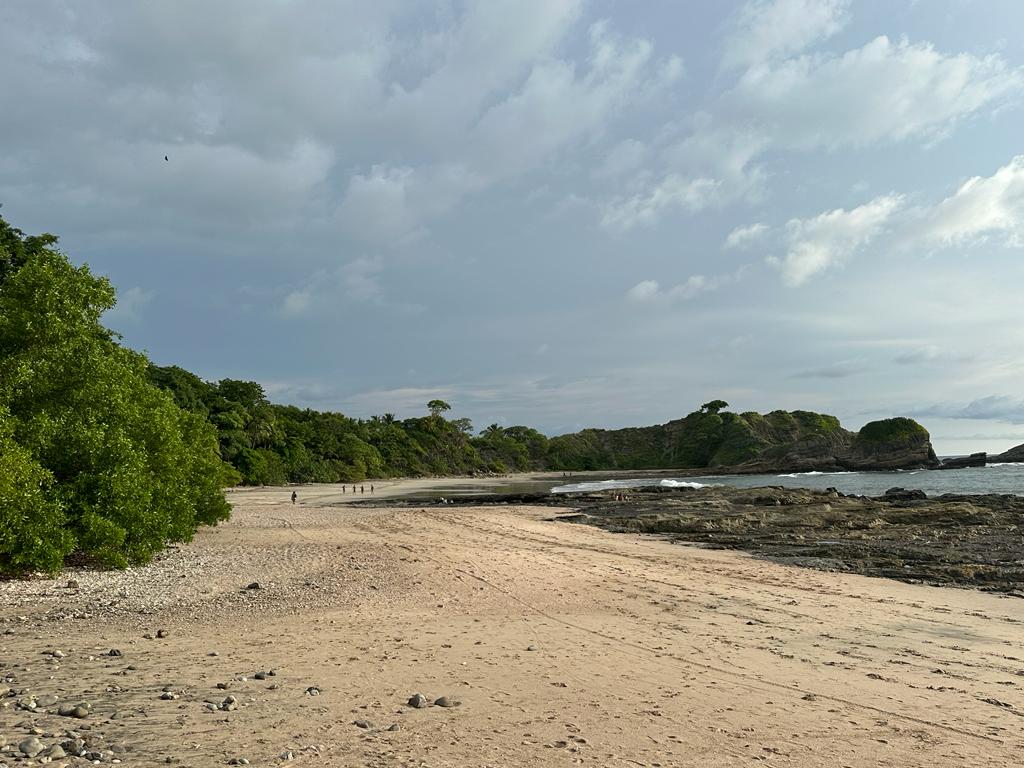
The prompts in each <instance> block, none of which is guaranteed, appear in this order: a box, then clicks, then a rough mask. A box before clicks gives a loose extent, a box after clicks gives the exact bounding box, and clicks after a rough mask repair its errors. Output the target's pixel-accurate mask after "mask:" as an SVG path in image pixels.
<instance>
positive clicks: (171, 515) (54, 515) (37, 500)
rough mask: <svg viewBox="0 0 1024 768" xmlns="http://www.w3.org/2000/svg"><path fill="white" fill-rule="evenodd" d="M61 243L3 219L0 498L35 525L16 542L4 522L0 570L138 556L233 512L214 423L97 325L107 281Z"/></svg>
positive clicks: (105, 304)
mask: <svg viewBox="0 0 1024 768" xmlns="http://www.w3.org/2000/svg"><path fill="white" fill-rule="evenodd" d="M55 242H56V239H55V238H52V237H50V236H39V237H36V238H26V237H23V236H22V234H21V233H20V232H19V231H17V230H14V229H13V228H11V227H9V226H8V225H7V223H6V222H4V221H3V219H0V264H2V265H4V266H3V269H2V271H0V359H2V360H3V365H0V411H2V412H3V414H4V417H3V420H4V422H5V424H4V427H3V434H5V435H6V437H4V438H0V439H3V440H6V441H8V442H10V443H13V444H14V445H15V446H17V447H10V448H3V449H2V450H0V453H2V454H3V455H4V456H5V460H6V461H8V462H9V463H11V464H12V465H13V466H10V467H8V468H7V470H8V471H7V472H4V470H3V469H2V468H0V473H3V474H5V475H8V476H7V477H5V481H4V482H5V486H4V489H3V490H2V493H0V499H2V500H0V504H2V505H4V507H5V509H6V510H7V511H9V510H10V509H12V508H13V509H15V510H18V509H19V507H18V506H17V505H19V504H24V506H23V510H24V511H23V512H22V513H21V514H23V515H27V516H29V518H30V519H29V520H28V521H27V522H26V523H25V525H27V526H28V527H27V528H25V530H24V532H23V534H19V533H18V530H17V528H18V526H17V525H15V526H13V527H12V526H11V525H10V524H9V522H10V521H7V522H0V571H15V570H25V569H30V568H39V569H45V570H53V569H55V568H56V567H59V565H60V562H61V561H62V560H63V558H64V557H65V556H66V555H67V554H69V553H70V552H73V551H78V552H81V553H82V554H84V555H86V556H89V557H91V558H93V559H94V560H96V561H98V562H100V563H103V564H106V565H114V566H124V565H127V564H128V563H138V562H145V561H146V560H148V559H149V558H150V557H151V556H152V555H153V553H155V552H156V551H158V550H159V549H160V548H162V547H163V546H164V544H166V543H167V542H169V541H185V540H188V539H189V538H191V537H192V535H193V533H194V532H195V529H196V527H197V526H199V525H204V524H212V523H216V522H217V521H219V520H223V519H226V518H227V516H228V511H229V507H228V504H227V502H226V501H225V499H224V495H223V492H222V483H224V482H226V481H228V479H229V477H230V472H229V471H228V468H226V467H225V466H224V464H223V462H222V461H221V459H220V455H219V453H218V448H217V442H216V437H215V433H214V431H213V428H212V427H211V426H210V425H209V424H208V423H207V421H206V420H205V418H203V416H201V415H198V414H192V413H188V412H186V411H183V410H182V409H181V408H179V407H178V406H177V405H175V402H174V400H173V398H172V397H171V395H170V394H168V393H167V392H165V391H163V390H160V389H157V388H156V387H155V386H154V385H153V384H151V383H150V380H149V361H148V360H146V359H145V357H143V356H142V355H139V354H137V353H135V352H132V351H131V350H128V349H125V348H124V347H121V346H120V345H119V344H118V343H117V342H116V341H115V340H114V337H113V334H111V332H110V331H109V330H108V329H106V328H105V327H103V325H102V324H101V323H100V317H101V315H102V314H103V313H104V312H105V311H106V310H108V309H110V308H111V307H112V306H113V305H114V303H115V294H114V289H113V288H112V287H111V285H110V283H109V282H108V281H107V280H106V279H104V278H101V277H96V276H94V275H93V274H92V273H91V272H90V271H89V269H88V267H86V266H81V267H76V266H74V265H73V264H71V262H70V261H69V260H68V259H67V257H66V256H64V255H63V254H62V253H60V252H59V251H57V250H56V249H55V248H54V247H53V245H54V243H55ZM11 499H14V500H15V501H11ZM18 499H20V500H21V501H17V500H18ZM9 505H14V506H13V507H12V506H9ZM33 525H35V526H44V527H45V528H46V529H47V534H46V535H47V537H48V541H46V542H44V545H39V546H37V545H36V544H35V543H34V542H35V539H34V538H33V534H32V533H31V530H32V529H31V526H33ZM23 527H24V526H23ZM21 535H24V536H26V539H25V541H24V542H22V543H19V542H18V541H17V540H12V537H18V536H21Z"/></svg>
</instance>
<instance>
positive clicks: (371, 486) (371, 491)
mask: <svg viewBox="0 0 1024 768" xmlns="http://www.w3.org/2000/svg"><path fill="white" fill-rule="evenodd" d="M370 493H373V483H370Z"/></svg>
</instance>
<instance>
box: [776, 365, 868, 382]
mask: <svg viewBox="0 0 1024 768" xmlns="http://www.w3.org/2000/svg"><path fill="white" fill-rule="evenodd" d="M867 370H868V368H867V367H866V366H865V365H864V364H863V363H862V362H861V361H858V360H841V361H840V362H837V363H832V364H830V365H824V366H821V367H818V368H809V369H807V370H805V371H800V372H799V373H795V374H793V378H794V379H846V378H849V377H850V376H857V375H859V374H861V373H865V372H866V371H867Z"/></svg>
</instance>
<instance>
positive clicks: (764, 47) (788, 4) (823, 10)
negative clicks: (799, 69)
mask: <svg viewBox="0 0 1024 768" xmlns="http://www.w3.org/2000/svg"><path fill="white" fill-rule="evenodd" d="M848 8H849V0H752V2H748V3H747V4H746V5H744V6H743V7H742V8H740V10H739V11H738V12H737V13H736V14H735V16H734V18H733V21H732V26H733V31H732V34H731V35H730V37H729V38H728V40H727V41H726V45H725V51H724V53H723V56H722V63H723V64H724V65H725V66H727V67H746V66H751V65H755V64H759V63H761V62H764V61H766V60H769V59H771V58H774V57H777V56H780V55H785V54H791V53H795V52H797V51H802V50H803V49H805V48H807V47H808V46H810V45H812V44H814V43H817V42H819V41H822V40H825V39H826V38H829V37H831V36H832V35H834V34H835V33H836V32H838V31H839V30H840V29H842V28H843V27H844V26H846V24H847V23H848V21H849V13H848V12H847V11H848Z"/></svg>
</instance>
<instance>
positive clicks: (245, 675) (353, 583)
mask: <svg viewBox="0 0 1024 768" xmlns="http://www.w3.org/2000/svg"><path fill="white" fill-rule="evenodd" d="M411 482H417V483H419V484H420V486H421V487H427V486H429V484H430V482H431V481H410V483H411ZM445 482H446V483H450V482H451V481H445ZM375 486H376V488H375V491H376V494H375V495H377V496H378V497H382V498H383V497H385V496H386V494H389V493H399V492H401V491H402V490H403V488H404V489H407V488H409V487H410V486H409V485H408V484H407V485H405V486H399V485H391V484H386V483H375ZM367 490H368V488H367ZM290 493H291V489H290V488H287V489H286V488H274V489H270V488H264V489H251V490H236V491H232V492H231V493H230V496H229V497H230V499H231V501H232V503H233V505H234V516H233V518H232V520H231V521H230V522H229V523H227V524H224V525H221V526H219V527H217V528H213V529H207V530H201V531H200V532H199V534H198V535H197V536H196V539H195V540H194V542H192V543H191V544H189V545H185V546H181V547H176V548H173V549H170V550H168V551H167V552H166V553H164V554H163V555H162V556H161V557H160V558H159V559H158V560H157V561H156V562H154V563H152V564H151V565H149V566H146V567H144V568H137V569H132V570H129V571H126V572H113V573H99V572H91V571H77V570H76V571H69V572H68V573H66V574H64V575H63V576H61V577H60V578H59V579H55V580H33V581H29V582H0V746H3V750H2V751H0V765H5V764H6V765H10V766H13V765H15V764H24V762H25V761H24V760H22V759H21V758H16V757H15V755H17V754H18V748H17V745H18V744H19V743H21V742H23V740H25V739H27V738H29V737H30V736H32V735H34V736H35V737H36V738H37V739H38V741H39V742H40V744H42V745H43V746H45V747H49V746H52V745H53V744H61V743H64V742H67V741H68V740H69V739H70V740H72V741H73V739H74V737H75V736H77V737H78V738H79V739H80V741H81V742H82V744H83V748H84V750H85V751H86V752H89V753H92V754H91V757H93V758H95V759H98V760H100V761H101V762H104V763H107V762H113V761H120V762H121V763H123V764H125V765H140V766H153V765H160V764H174V765H180V766H214V765H225V764H228V763H229V762H230V761H235V763H234V764H239V763H241V761H242V760H243V759H244V760H245V761H248V764H251V765H278V764H281V763H282V762H285V761H290V762H293V763H294V764H296V765H327V766H374V767H375V768H386V767H391V766H403V767H404V766H408V767H410V768H411V767H413V766H419V767H423V768H426V767H430V768H447V767H449V766H452V767H454V766H481V767H483V766H562V765H593V766H738V765H748V764H751V763H764V764H767V765H779V766H858V767H859V766H864V767H867V766H885V765H890V766H929V767H931V768H934V767H935V766H1017V765H1019V764H1020V755H1021V750H1022V748H1024V721H1022V720H1021V714H1022V713H1024V694H1022V691H1021V688H1022V685H1024V631H1022V630H1024V602H1021V600H1019V599H1016V598H1009V597H1002V596H997V595H991V594H985V593H981V592H977V591H971V590H962V589H952V588H938V587H927V586H919V585H910V584H904V583H899V582H894V581H890V580H886V579H876V578H867V577H861V576H849V575H840V574H834V573H826V572H819V571H814V570H809V569H802V568H797V567H793V566H784V565H778V564H775V563H771V562H768V561H764V560H759V559H756V558H753V557H750V556H748V555H744V554H741V553H735V552H721V551H711V550H705V549H699V548H694V547H689V546H681V545H675V544H671V543H668V542H666V541H661V540H658V539H654V538H649V537H642V536H635V535H623V534H614V533H609V532H607V531H603V530H600V529H597V528H594V527H588V526H582V525H573V524H569V523H561V522H553V521H550V518H551V517H552V516H553V514H554V512H553V510H552V509H550V508H543V507H524V506H516V505H506V506H490V507H464V506H459V507H451V508H444V507H430V508H425V509H419V508H415V507H401V508H398V507H396V508H379V507H378V508H369V507H365V506H358V505H353V504H351V503H346V502H351V500H352V496H351V495H350V494H341V493H340V489H339V488H338V487H330V486H321V487H317V488H299V495H300V496H299V498H300V503H299V504H297V505H294V506H293V505H292V504H291V503H289V495H290ZM367 496H368V494H367ZM357 498H366V497H357ZM69 584H70V586H69ZM255 585H258V587H259V588H255ZM250 586H252V587H253V588H248V587H250ZM111 650H113V651H116V652H119V653H115V654H114V655H111V653H110V652H111ZM417 693H420V694H422V695H423V696H424V697H425V699H426V700H427V702H428V703H429V702H433V701H435V700H436V699H438V698H440V697H447V701H445V702H444V703H447V704H457V705H456V706H435V705H429V706H425V707H423V708H415V707H412V706H409V704H408V701H409V699H410V697H412V696H413V695H414V694H417ZM229 697H233V698H231V699H229ZM79 702H83V703H86V704H87V705H88V707H87V709H88V714H87V715H86V716H85V717H84V718H81V719H78V718H75V717H65V716H60V715H58V714H57V711H58V709H59V708H60V707H61V705H67V704H78V703H79ZM68 731H72V732H73V735H71V736H69V735H68V734H67V732H68ZM37 759H38V758H37ZM85 761H86V758H84V757H71V756H67V757H63V758H61V757H56V758H54V759H53V760H52V762H51V763H50V764H51V765H79V764H85ZM241 764H246V763H241Z"/></svg>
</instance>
